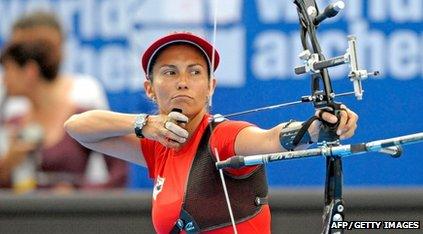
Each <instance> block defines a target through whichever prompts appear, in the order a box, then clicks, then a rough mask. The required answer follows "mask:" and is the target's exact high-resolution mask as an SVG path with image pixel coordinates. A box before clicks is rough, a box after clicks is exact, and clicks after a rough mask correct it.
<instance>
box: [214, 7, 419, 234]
mask: <svg viewBox="0 0 423 234" xmlns="http://www.w3.org/2000/svg"><path fill="white" fill-rule="evenodd" d="M293 2H294V4H295V5H296V7H297V11H298V16H299V24H300V37H301V44H302V47H303V49H304V50H303V52H301V53H300V56H299V57H300V58H301V59H302V60H303V61H304V65H302V66H298V67H296V68H295V73H296V74H297V75H299V74H304V73H309V74H310V75H311V94H310V95H308V96H303V97H301V99H300V100H299V101H295V102H289V103H283V104H277V105H273V106H266V107H261V108H257V109H252V110H247V111H241V112H237V113H233V114H228V115H224V116H222V115H215V116H214V118H215V119H217V118H222V117H233V116H238V115H244V114H248V113H253V112H258V111H263V110H270V109H275V108H280V107H285V106H291V105H296V104H299V103H303V102H312V103H313V105H314V107H315V108H316V109H319V110H322V111H328V112H331V113H333V114H335V115H338V113H339V111H340V106H341V103H340V102H335V97H337V96H345V95H352V94H354V95H355V97H356V98H357V100H361V99H362V97H363V88H362V84H361V81H362V80H363V79H366V78H367V77H368V76H369V75H378V74H379V72H378V71H375V72H370V73H369V72H367V70H361V69H359V68H358V57H357V53H356V46H357V45H356V44H357V41H356V38H355V37H354V36H349V37H348V49H347V51H346V53H345V54H344V55H341V56H338V57H334V58H329V59H326V58H325V56H324V55H323V53H322V50H321V48H320V45H319V42H318V39H317V35H316V29H317V27H318V26H319V24H320V23H321V22H323V21H324V20H325V19H326V18H330V17H334V16H335V15H337V13H338V12H339V11H340V10H342V9H343V8H344V7H345V4H344V2H343V1H337V2H335V3H332V4H330V5H328V6H327V7H326V8H325V9H324V11H323V12H319V10H318V7H317V4H316V1H315V0H293ZM347 63H348V64H350V72H349V74H348V77H349V79H350V80H351V81H352V83H353V87H354V91H353V92H348V93H343V94H335V92H334V91H333V89H332V84H331V80H330V76H329V73H328V70H327V68H329V67H333V66H338V65H342V64H347ZM321 86H323V89H322V90H321ZM336 128H337V126H336V125H333V124H330V123H326V122H323V127H322V128H321V131H320V134H319V142H320V147H319V148H315V149H310V150H302V151H293V152H282V153H275V154H265V155H253V156H248V157H243V156H236V157H232V158H229V159H227V160H225V161H223V162H217V163H216V167H217V169H219V170H221V169H222V168H226V167H232V168H240V167H242V166H248V165H259V164H264V163H268V162H272V161H279V160H286V159H294V158H304V157H311V156H325V157H326V183H325V209H324V213H323V231H322V233H325V234H326V233H343V230H342V229H336V227H334V226H333V225H332V224H333V223H334V222H337V221H343V220H344V210H345V209H344V202H343V198H342V159H341V158H342V157H344V156H349V155H355V154H362V153H365V152H372V151H377V152H381V153H386V154H389V155H391V156H392V157H399V156H400V154H401V152H402V149H401V145H405V144H411V143H417V142H421V141H423V133H417V134H411V135H406V136H400V137H396V138H391V139H384V140H379V141H373V142H368V143H361V144H353V145H341V144H340V141H339V139H338V136H337V134H336V132H335V130H336ZM335 226H336V225H335Z"/></svg>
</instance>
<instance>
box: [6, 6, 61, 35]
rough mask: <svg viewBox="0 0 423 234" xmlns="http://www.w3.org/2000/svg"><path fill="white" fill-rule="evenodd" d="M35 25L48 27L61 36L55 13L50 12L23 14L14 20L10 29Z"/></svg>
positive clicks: (33, 26)
mask: <svg viewBox="0 0 423 234" xmlns="http://www.w3.org/2000/svg"><path fill="white" fill-rule="evenodd" d="M35 27H49V28H52V29H54V30H56V31H57V32H59V33H60V35H61V36H63V29H62V26H61V25H60V22H59V20H58V18H57V17H56V15H55V14H53V13H50V12H34V13H31V14H28V15H25V16H23V17H22V18H19V19H18V20H16V21H15V23H14V24H13V26H12V31H15V30H19V29H31V28H35Z"/></svg>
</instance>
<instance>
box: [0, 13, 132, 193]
mask: <svg viewBox="0 0 423 234" xmlns="http://www.w3.org/2000/svg"><path fill="white" fill-rule="evenodd" d="M63 39H64V34H63V31H62V28H61V25H60V23H59V21H58V20H57V19H56V17H55V16H54V15H52V14H50V13H43V12H37V13H32V14H29V15H27V16H24V17H23V18H20V19H18V20H17V21H16V22H15V24H14V25H13V28H12V35H11V37H10V42H9V44H8V45H7V46H6V47H5V48H4V50H3V52H2V54H1V64H2V65H3V72H4V74H3V83H4V89H5V90H6V93H7V97H8V100H7V101H5V102H4V105H3V108H2V110H1V112H2V113H1V116H2V118H0V120H1V119H2V122H3V124H4V126H6V127H7V129H8V130H9V133H10V134H8V135H9V137H8V139H7V141H8V142H9V143H8V144H7V145H8V147H6V148H7V149H5V150H3V153H1V152H0V153H1V154H0V187H3V188H4V187H11V186H14V187H15V188H16V186H17V187H19V188H18V189H21V190H22V189H24V190H25V189H26V188H31V187H34V184H33V182H28V181H27V182H25V184H21V185H16V181H17V180H19V181H21V178H19V177H22V175H21V176H19V175H16V174H17V173H16V171H17V170H18V169H20V167H23V166H24V164H26V163H27V161H28V160H27V159H31V160H32V161H36V162H35V165H36V171H37V173H36V175H37V176H36V180H37V185H36V186H37V187H49V188H52V187H53V188H56V189H65V190H69V189H73V188H113V187H124V186H125V185H126V178H127V164H126V163H125V162H124V161H121V160H119V159H115V158H110V157H106V158H104V159H103V157H100V158H99V157H98V155H97V157H94V158H93V159H96V160H94V162H95V163H97V164H94V165H91V166H89V167H90V168H92V167H94V168H97V170H100V171H99V174H100V175H101V163H102V162H105V164H106V166H107V169H108V173H107V172H105V174H106V175H104V173H103V175H104V176H103V180H102V179H101V176H100V179H97V182H93V179H90V178H89V177H87V176H86V171H87V167H88V164H89V161H93V160H89V159H90V157H89V155H90V153H91V151H90V150H88V149H86V148H85V147H83V146H81V145H79V144H78V143H77V142H76V141H74V140H73V139H71V138H70V137H69V136H68V135H67V134H66V133H65V131H64V129H63V123H64V122H65V120H66V119H67V118H68V117H69V116H71V115H72V114H75V113H79V112H82V111H86V110H89V109H108V105H107V99H106V97H105V95H104V92H103V90H102V88H101V87H100V85H99V84H98V83H97V82H96V80H95V79H93V78H91V77H88V76H82V75H64V74H60V73H59V69H60V64H61V62H62V57H63V55H62V44H63ZM0 102H1V101H0ZM0 106H1V105H0ZM3 132H4V131H3ZM3 135H4V134H3ZM29 155H31V156H29ZM35 155H38V156H35ZM37 158H38V160H35V159H37ZM99 159H100V160H99ZM37 161H38V162H37ZM98 163H100V164H98ZM103 164H104V163H103ZM25 170H26V171H27V172H26V173H29V172H28V171H30V169H28V168H26V169H25ZM91 174H93V173H91ZM107 174H108V175H107ZM94 180H95V179H94ZM13 181H15V185H13V184H14V183H13Z"/></svg>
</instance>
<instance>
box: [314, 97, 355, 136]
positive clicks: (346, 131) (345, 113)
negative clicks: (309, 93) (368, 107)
mask: <svg viewBox="0 0 423 234" xmlns="http://www.w3.org/2000/svg"><path fill="white" fill-rule="evenodd" d="M321 111H322V110H317V111H316V113H315V115H316V116H318V117H319V115H320V112H321ZM321 118H322V119H323V120H325V121H327V122H329V123H333V124H335V123H336V122H337V121H338V117H336V116H335V115H333V114H331V113H329V112H324V113H322V114H321ZM339 118H340V119H339V125H338V128H337V129H336V134H338V136H339V139H342V140H343V139H347V138H350V137H352V136H353V135H354V132H355V130H356V129H357V121H358V115H357V114H356V113H355V112H354V111H352V110H350V109H348V108H347V107H346V106H345V105H341V110H340V112H339ZM315 122H318V121H315ZM317 126H320V123H313V124H312V126H311V127H312V128H313V127H314V128H316V127H317ZM310 132H311V135H312V138H313V135H315V134H312V132H313V131H310ZM314 140H315V139H313V141H314Z"/></svg>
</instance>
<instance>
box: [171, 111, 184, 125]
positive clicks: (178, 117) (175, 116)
mask: <svg viewBox="0 0 423 234" xmlns="http://www.w3.org/2000/svg"><path fill="white" fill-rule="evenodd" d="M168 116H169V118H171V119H172V120H174V121H176V122H178V123H184V124H186V123H188V117H187V116H185V115H184V114H182V113H179V112H176V111H172V112H170V113H169V114H168Z"/></svg>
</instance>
